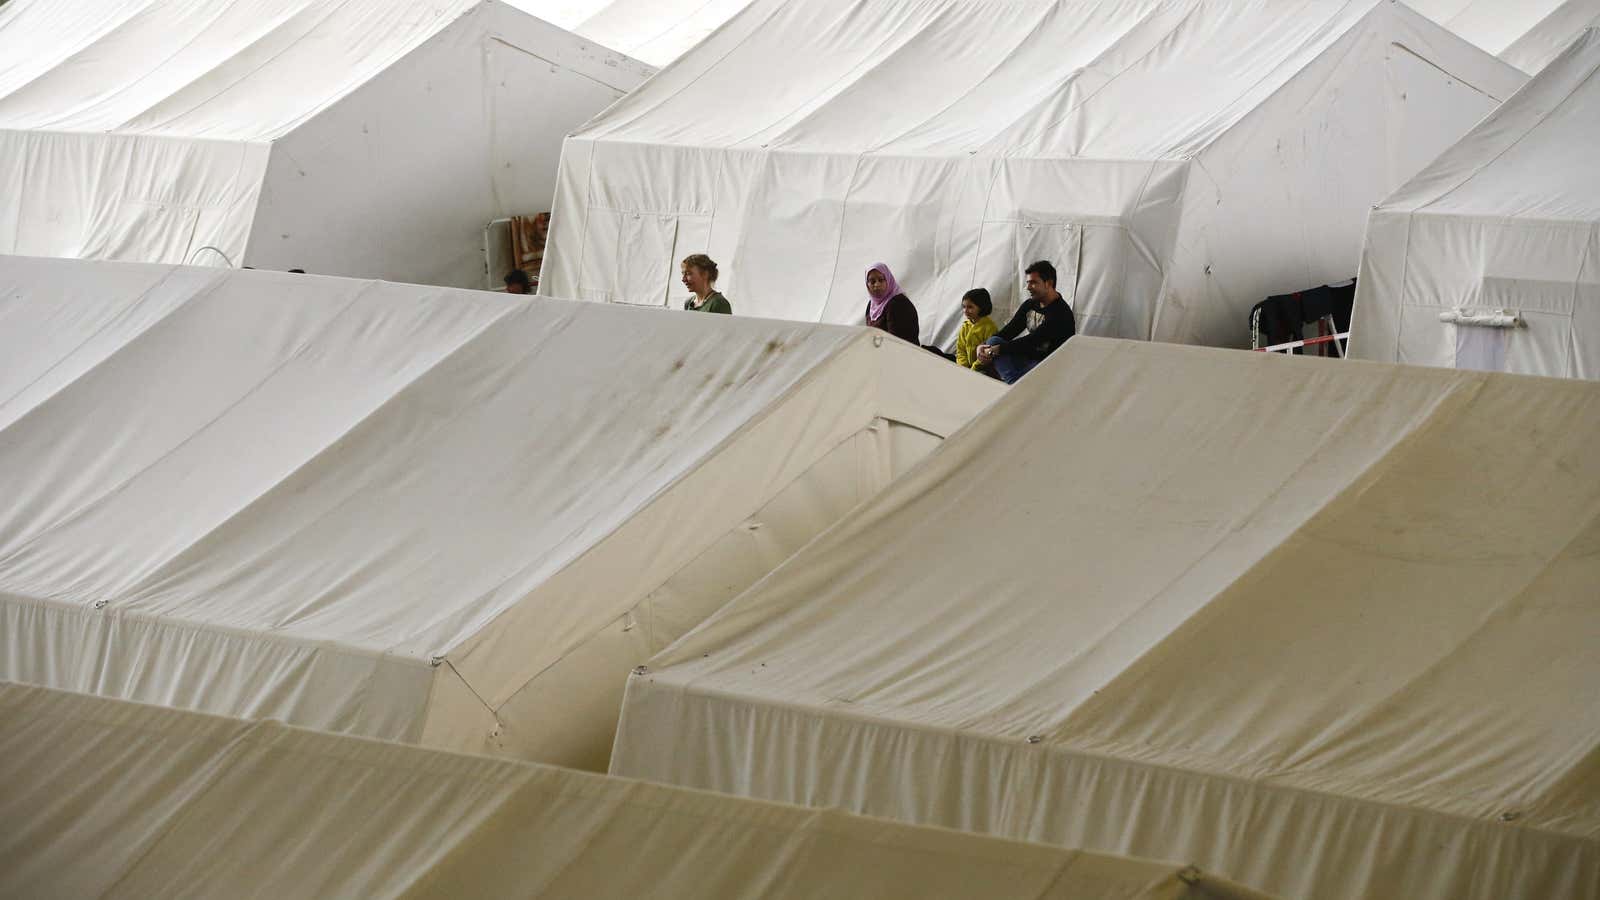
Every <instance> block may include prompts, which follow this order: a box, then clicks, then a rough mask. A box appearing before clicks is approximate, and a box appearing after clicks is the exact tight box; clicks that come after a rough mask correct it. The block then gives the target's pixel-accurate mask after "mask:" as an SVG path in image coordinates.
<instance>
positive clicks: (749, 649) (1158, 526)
mask: <svg viewBox="0 0 1600 900" xmlns="http://www.w3.org/2000/svg"><path fill="white" fill-rule="evenodd" d="M1597 440H1600V386H1596V385H1593V384H1590V383H1586V382H1574V381H1564V380H1555V379H1530V378H1520V377H1514V376H1506V375H1485V374H1482V373H1464V372H1450V371H1443V370H1437V369H1418V368H1403V367H1394V366H1378V365H1373V364H1369V363H1359V362H1350V361H1335V360H1329V361H1315V360H1305V359H1287V358H1282V357H1269V356H1267V355H1264V354H1246V353H1237V352H1232V351H1221V350H1203V349H1199V348H1186V347H1172V346H1166V345H1150V344H1141V343H1131V342H1115V341H1104V340H1096V339H1094V338H1079V339H1075V340H1074V341H1073V342H1071V343H1069V344H1068V345H1067V348H1066V349H1065V350H1064V351H1062V352H1061V353H1058V354H1056V355H1055V356H1053V357H1052V358H1051V360H1050V361H1048V362H1047V363H1046V364H1045V365H1044V366H1042V367H1040V368H1039V369H1037V370H1035V371H1034V372H1033V373H1031V374H1030V375H1029V376H1028V378H1027V379H1024V380H1023V381H1022V382H1020V383H1019V384H1018V385H1016V386H1014V387H1013V388H1012V389H1011V391H1010V392H1009V393H1008V394H1007V396H1006V397H1005V398H1003V399H1002V400H1000V401H999V402H997V403H996V404H995V405H994V406H992V407H990V408H989V409H988V410H987V411H985V413H984V414H983V415H981V416H980V417H978V418H977V419H975V420H974V421H973V422H972V423H971V424H969V425H968V427H967V428H966V429H964V430H963V431H962V432H960V433H959V434H957V435H956V436H954V437H953V438H952V439H950V440H948V441H946V442H945V443H944V444H942V445H941V446H940V447H939V448H938V449H937V450H936V451H934V453H933V454H931V455H930V457H929V458H928V459H927V460H925V461H924V463H923V464H922V465H921V466H919V467H918V468H917V469H915V470H914V471H912V472H911V473H909V474H907V475H906V476H905V477H903V478H901V479H899V480H898V481H896V482H895V484H893V485H891V486H890V487H889V488H888V489H887V490H885V491H884V492H882V493H880V494H879V495H877V496H876V497H875V498H873V499H872V500H870V501H868V502H867V503H866V504H864V505H863V506H862V507H861V508H860V509H858V510H856V511H855V512H853V513H852V514H851V515H850V516H848V517H846V519H844V520H842V521H841V523H840V524H839V525H837V526H835V527H833V528H831V529H830V530H829V531H828V532H826V533H824V534H823V535H822V536H821V537H819V538H818V539H817V540H816V541H814V542H812V543H811V544H809V545H808V546H807V547H805V548H804V549H802V550H801V551H800V552H799V553H797V554H796V555H795V556H793V557H791V558H790V559H789V560H788V561H786V562H785V563H784V565H782V566H780V567H779V568H778V569H776V570H775V571H774V572H772V573H771V574H770V575H768V576H767V577H766V578H764V579H763V580H762V581H761V582H759V583H757V584H756V585H755V586H753V587H752V588H751V589H750V590H749V591H747V592H746V593H744V594H743V595H741V596H740V597H738V598H736V599H735V600H734V601H732V602H731V603H729V604H728V605H727V606H725V607H724V608H723V609H721V610H720V611H719V612H718V613H717V614H716V615H714V616H713V617H711V618H710V619H709V620H708V621H707V622H706V623H704V624H702V625H701V626H700V627H699V628H697V629H696V630H694V631H693V632H691V633H690V634H688V635H687V636H685V637H684V638H683V639H682V640H680V641H678V642H677V643H676V644H674V645H673V646H672V647H670V648H668V649H667V650H666V651H664V652H663V653H661V654H659V655H658V656H657V657H655V658H654V659H652V660H651V661H650V662H649V663H648V664H647V667H648V668H647V669H646V670H645V671H644V672H642V673H639V674H636V675H635V676H634V677H632V678H630V680H629V684H628V689H627V693H626V696H625V702H624V708H623V715H622V720H621V724H620V727H619V731H618V737H617V743H616V747H615V750H614V754H613V759H612V768H611V771H612V772H613V773H614V774H620V775H626V776H629V777H643V778H649V779H653V780H660V781H666V782H670V783H676V784H681V785H686V786H696V787H702V788H707V789H712V790H724V791H734V792H739V793H743V794H747V795H751V796H758V797H764V798H767V799H782V800H789V801H794V802H805V803H809V804H813V805H818V806H840V807H843V808H846V809H850V810H853V811H857V812H868V813H870V814H873V815H884V816H891V817H896V818H901V819H904V820H907V821H913V822H918V823H923V824H938V825H943V826H947V827H956V828H962V829H967V830H973V831H980V832H985V833H993V834H1002V835H1007V836H1011V837H1017V838H1026V839H1029V840H1040V841H1047V842H1059V843H1062V844H1065V845H1070V846H1083V847H1090V848H1095V849H1097V850H1100V851H1103V852H1119V853H1136V854H1145V855H1152V854H1153V855H1156V856H1160V857H1166V858H1171V857H1177V858H1186V859H1194V860H1197V861H1198V862H1199V863H1200V864H1201V865H1204V866H1211V867H1217V868H1220V869H1223V870H1226V871H1228V872H1229V873H1230V874H1231V875H1233V876H1234V877H1237V878H1239V879H1241V880H1243V881H1245V882H1246V883H1248V884H1251V885H1253V886H1255V887H1258V888H1261V889H1265V890H1270V891H1275V892H1279V893H1282V894H1285V895H1288V896H1316V897H1332V898H1357V897H1408V898H1438V900H1445V898H1452V900H1459V898H1466V897H1472V898H1482V900H1489V898H1499V897H1506V896H1539V897H1543V896H1570V897H1597V896H1600V826H1597V823H1596V819H1595V810H1596V809H1597V808H1600V807H1597V806H1596V803H1595V800H1596V796H1597V795H1596V789H1597V785H1600V777H1597V771H1596V759H1597V757H1596V754H1595V747H1596V745H1597V743H1600V716H1597V714H1596V713H1595V712H1594V711H1593V709H1592V707H1591V705H1590V704H1588V703H1587V702H1586V698H1587V697H1588V695H1589V694H1590V693H1591V691H1592V687H1593V684H1594V683H1595V679H1596V677H1597V676H1600V661H1597V659H1596V657H1595V656H1594V654H1593V653H1592V652H1589V648H1588V646H1587V643H1586V642H1587V641H1589V638H1588V635H1591V634H1592V633H1593V631H1594V620H1595V618H1596V615H1597V610H1596V607H1595V605H1594V603H1593V602H1592V601H1593V595H1594V592H1593V585H1594V584H1595V583H1596V578H1597V577H1600V569H1597V565H1600V557H1597V556H1596V554H1595V553H1594V552H1593V550H1594V548H1595V547H1596V546H1600V545H1597V544H1596V541H1597V540H1600V457H1597V456H1596V455H1595V454H1594V453H1593V452H1592V447H1593V445H1594V443H1595V441H1597ZM976 472H984V473H999V472H1003V473H1007V475H1006V477H973V475H974V473H976ZM980 507H985V508H988V509H992V510H995V511H996V513H995V514H994V515H993V516H991V517H990V518H989V520H988V522H987V527H986V528H985V529H984V531H983V533H981V534H978V535H974V534H973V533H971V532H969V531H966V530H963V529H955V528H950V527H949V526H948V522H950V521H952V520H953V519H955V518H956V517H958V516H960V515H963V514H966V513H968V512H969V511H970V510H973V509H975V508H980ZM973 559H1003V560H1007V561H1009V562H1008V563H1007V564H1004V565H1001V566H998V567H997V566H984V565H981V564H980V565H975V564H974V563H973ZM1261 848H1270V850H1268V851H1267V852H1261Z"/></svg>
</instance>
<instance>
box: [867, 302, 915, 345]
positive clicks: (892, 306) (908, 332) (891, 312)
mask: <svg viewBox="0 0 1600 900" xmlns="http://www.w3.org/2000/svg"><path fill="white" fill-rule="evenodd" d="M867 324H868V325H871V326H872V327H873V328H882V329H883V330H884V331H887V332H889V333H890V334H892V335H894V336H895V337H897V338H900V339H901V340H903V341H909V342H911V343H913V344H917V343H920V341H921V338H922V328H921V327H919V325H918V323H917V308H916V306H914V305H913V304H912V303H911V298H910V297H907V296H906V295H905V294H895V295H894V296H893V297H891V298H889V305H888V306H886V307H884V309H883V318H881V319H877V320H876V321H874V320H873V319H872V304H870V303H869V304H867Z"/></svg>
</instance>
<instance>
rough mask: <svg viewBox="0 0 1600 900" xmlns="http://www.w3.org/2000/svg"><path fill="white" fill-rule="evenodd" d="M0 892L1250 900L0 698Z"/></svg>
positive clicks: (860, 831)
mask: <svg viewBox="0 0 1600 900" xmlns="http://www.w3.org/2000/svg"><path fill="white" fill-rule="evenodd" d="M0 784H4V785H5V786H6V787H5V790H3V791H0V817H3V818H4V821H5V827H4V828H3V829H0V895H4V896H7V897H29V898H34V900H44V898H56V897H60V898H72V900H81V898H86V897H97V898H112V897H245V896H250V897H479V898H489V897H508V898H509V897H516V898H524V900H526V898H538V897H550V898H571V897H586V898H618V900H622V898H626V900H633V898H637V897H683V898H689V897H715V898H725V900H732V898H757V897H759V898H764V900H765V898H801V897H815V898H828V900H837V898H862V900H866V898H874V900H876V898H881V897H889V896H895V897H929V898H952V900H953V898H973V900H977V898H984V900H990V898H996V900H998V898H1016V900H1046V898H1055V900H1250V898H1252V897H1259V895H1255V894H1253V893H1251V892H1249V891H1246V890H1243V889H1241V888H1238V887H1237V886H1234V885H1231V884H1229V883H1228V882H1226V881H1224V880H1221V879H1218V878H1214V877H1212V876H1210V875H1208V874H1205V873H1202V872H1200V871H1199V870H1197V869H1194V868H1192V867H1189V868H1182V869H1180V868H1179V867H1178V866H1175V865H1171V864H1162V863H1154V862H1144V861H1140V860H1132V859H1122V858H1116V857H1106V856H1099V855H1095V854H1091V853H1081V852H1076V851H1070V850H1061V849H1058V848H1053V847H1043V846H1038V845H1029V844H1021V843H1015V842H1011V841H1004V840H998V839H995V838H983V837H978V836H975V835H965V834H958V833H955V832H949V831H943V830H937V829H931V828H915V827H911V826H907V825H897V824H894V823H891V822H882V821H874V820H870V819H862V818H859V817H856V816H851V815H847V814H845V813H840V812H819V811H817V810H809V809H800V808H796V807H786V806H778V805H775V804H770V803H761V802H758V801H753V800H744V799H739V798H735V797H726V796H719V795H715V794H705V793H701V792H698V791H686V790H683V789H681V788H671V787H664V786H660V785H650V784H641V783H638V782H631V781H625V780H623V779H619V778H606V777H604V776H600V775H588V774H583V773H578V772H569V771H564V770H562V769H555V768H550V767H546V766H536V765H531V764H527V763H519V762H513V761H510V760H499V759H487V758H483V757H472V756H462V755H456V754H450V753H444V752H440V751H436V750H424V749H420V748H416V747H405V746H400V745H397V744H389V743H384V742H381V741H371V740H364V739H361V738H352V737H345V736H341V735H332V734H326V733H319V732H314V731H303V730H300V729H297V728H291V727H286V726H284V725H282V724H279V723H277V722H271V721H267V722H254V723H252V722H243V721H239V720H237V719H225V718H218V717H213V716H207V715H202V714H200V713H193V712H184V711H180V710H174V709H166V708H162V707H154V706H144V705H140V704H134V703H127V702H123V701H118V700H107V699H105V698H101V697H91V696H85V695H81V694H68V693H62V692H59V691H52V690H48V689H45V688H38V687H29V686H23V685H15V684H4V683H0Z"/></svg>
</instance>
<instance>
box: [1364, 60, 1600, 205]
mask: <svg viewBox="0 0 1600 900" xmlns="http://www.w3.org/2000/svg"><path fill="white" fill-rule="evenodd" d="M1596 73H1600V30H1589V31H1586V32H1585V33H1584V34H1583V35H1582V36H1581V37H1580V38H1579V39H1578V40H1576V41H1575V42H1574V43H1573V44H1572V46H1570V47H1569V48H1567V50H1566V51H1565V52H1564V53H1562V54H1561V56H1560V57H1559V58H1558V59H1557V60H1556V61H1555V62H1553V63H1552V64H1551V65H1550V66H1548V67H1546V68H1545V69H1544V70H1543V71H1542V72H1540V73H1539V75H1538V76H1537V77H1536V78H1534V79H1533V80H1532V81H1531V82H1529V83H1528V85H1527V86H1526V87H1525V88H1524V89H1523V90H1522V91H1520V92H1519V93H1518V94H1517V95H1516V96H1515V98H1512V99H1511V101H1510V102H1507V103H1505V104H1502V105H1501V106H1500V107H1499V108H1497V109H1496V110H1495V111H1494V112H1493V113H1491V114H1490V115H1489V116H1487V117H1486V118H1485V119H1484V120H1483V121H1482V122H1480V123H1479V124H1478V125H1477V126H1476V127H1475V128H1473V129H1472V130H1471V131H1470V132H1469V133H1467V134H1466V135H1464V136H1462V137H1461V139H1460V140H1458V141H1457V142H1456V143H1455V144H1454V145H1453V146H1452V147H1451V148H1450V149H1449V150H1448V151H1447V152H1445V153H1443V154H1441V155H1440V156H1439V157H1438V158H1437V159H1435V160H1434V161H1433V162H1432V163H1431V164H1429V165H1428V166H1426V167H1425V168H1423V169H1422V170H1421V171H1419V172H1417V174H1416V176H1415V177H1413V178H1411V179H1410V180H1409V181H1408V182H1407V183H1406V184H1405V185H1404V186H1403V187H1401V188H1400V189H1398V190H1397V191H1395V192H1394V194H1393V195H1392V196H1390V197H1389V198H1388V199H1386V200H1385V201H1384V202H1383V206H1382V208H1383V209H1391V210H1405V211H1417V212H1430V213H1434V214H1440V215H1457V216H1467V217H1486V218H1501V217H1517V218H1527V219H1546V220H1552V221H1568V220H1571V221H1593V220H1595V219H1600V186H1597V185H1595V184H1594V179H1591V178H1586V177H1581V176H1582V175H1584V174H1586V173H1587V172H1588V168H1587V166H1588V163H1589V158H1588V157H1587V156H1586V155H1585V154H1584V152H1583V151H1584V148H1585V147H1588V146H1590V145H1592V144H1593V142H1594V141H1595V140H1596V139H1597V137H1600V125H1597V124H1596V122H1597V118H1600V117H1597V116H1596V109H1597V108H1600V78H1597V77H1596Z"/></svg>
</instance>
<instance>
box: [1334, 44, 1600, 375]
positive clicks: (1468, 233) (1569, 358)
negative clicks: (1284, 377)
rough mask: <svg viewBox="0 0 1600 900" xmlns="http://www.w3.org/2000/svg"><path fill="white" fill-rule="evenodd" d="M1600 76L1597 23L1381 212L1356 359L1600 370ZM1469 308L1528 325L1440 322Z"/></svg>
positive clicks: (1367, 266) (1523, 370) (1530, 370)
mask: <svg viewBox="0 0 1600 900" xmlns="http://www.w3.org/2000/svg"><path fill="white" fill-rule="evenodd" d="M1597 72H1600V31H1595V30H1590V31H1587V32H1585V33H1584V35H1583V36H1582V37H1580V38H1579V40H1577V41H1576V42H1574V43H1573V44H1572V45H1571V47H1569V48H1568V49H1567V50H1566V51H1565V52H1564V53H1563V54H1562V55H1561V56H1559V57H1557V58H1556V59H1555V60H1554V61H1552V62H1551V63H1550V64H1549V65H1548V66H1547V67H1546V68H1545V69H1544V70H1543V71H1542V72H1541V73H1540V74H1539V75H1538V76H1536V77H1535V79H1534V81H1533V82H1532V83H1530V84H1529V85H1528V86H1527V87H1526V88H1525V89H1523V90H1522V91H1521V92H1519V93H1518V94H1517V95H1516V96H1515V97H1513V98H1512V99H1511V100H1509V101H1508V102H1507V103H1506V104H1504V105H1503V106H1501V107H1500V108H1499V109H1497V110H1496V111H1495V112H1494V114H1493V115H1491V116H1489V117H1488V118H1486V119H1485V120H1484V121H1483V122H1482V123H1481V124H1480V125H1479V126H1478V127H1476V128H1475V129H1473V130H1472V132H1471V133H1469V134H1468V135H1466V136H1465V137H1463V138H1462V139H1461V140H1460V141H1459V142H1458V143H1457V144H1456V145H1455V146H1453V147H1451V148H1450V149H1449V150H1448V151H1447V152H1445V153H1444V154H1443V155H1441V156H1440V157H1439V158H1438V159H1437V160H1436V161H1434V162H1433V163H1432V164H1431V165H1429V166H1428V167H1427V168H1426V169H1424V170H1422V171H1421V172H1419V173H1418V174H1417V176H1416V177H1415V178H1413V179H1412V180H1411V181H1410V182H1408V183H1407V184H1406V185H1405V186H1404V187H1403V188H1401V189H1400V190H1399V191H1397V192H1395V194H1394V195H1392V196H1391V197H1389V198H1388V199H1387V200H1385V201H1384V203H1383V205H1382V206H1380V207H1379V208H1377V209H1375V210H1374V211H1373V212H1372V214H1371V218H1370V221H1369V224H1368V233H1367V238H1366V246H1367V250H1366V254H1365V256H1364V257H1363V260H1362V276H1361V283H1360V286H1359V288H1358V293H1357V302H1356V311H1355V317H1354V321H1353V323H1352V335H1351V353H1352V354H1353V355H1355V356H1358V357H1361V358H1364V359H1374V360H1380V361H1387V362H1405V363H1413V364H1420V365H1430V366H1445V367H1449V368H1476V369H1487V370H1494V371H1505V372H1514V373H1520V374H1534V375H1550V376H1557V377H1570V378H1600V190H1597V189H1596V184H1597V182H1596V181H1595V179H1594V177H1593V163H1592V157H1593V147H1594V144H1595V141H1597V140H1600V112H1597V111H1600V84H1597V83H1596V82H1595V75H1596V73H1597ZM1457 310H1460V311H1465V312H1468V313H1498V312H1500V311H1504V310H1509V311H1511V312H1512V313H1514V314H1515V315H1516V316H1518V317H1519V318H1520V320H1521V325H1520V326H1519V327H1514V328H1496V327H1486V326H1481V325H1462V324H1455V323H1452V322H1446V321H1441V318H1440V317H1441V315H1449V314H1452V313H1454V312H1455V311H1457Z"/></svg>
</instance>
